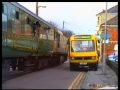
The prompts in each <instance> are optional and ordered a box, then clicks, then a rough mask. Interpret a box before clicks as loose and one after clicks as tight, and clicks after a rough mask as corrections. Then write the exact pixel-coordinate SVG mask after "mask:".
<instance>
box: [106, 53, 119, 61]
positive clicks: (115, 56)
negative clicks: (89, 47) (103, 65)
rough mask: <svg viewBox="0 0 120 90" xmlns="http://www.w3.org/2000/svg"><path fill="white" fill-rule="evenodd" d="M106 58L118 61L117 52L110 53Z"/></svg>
mask: <svg viewBox="0 0 120 90" xmlns="http://www.w3.org/2000/svg"><path fill="white" fill-rule="evenodd" d="M108 59H109V60H110V61H114V62H115V61H118V55H117V54H111V55H109V56H108Z"/></svg>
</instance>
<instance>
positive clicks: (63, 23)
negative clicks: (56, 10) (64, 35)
mask: <svg viewBox="0 0 120 90" xmlns="http://www.w3.org/2000/svg"><path fill="white" fill-rule="evenodd" d="M64 23H65V22H64V21H63V30H64Z"/></svg>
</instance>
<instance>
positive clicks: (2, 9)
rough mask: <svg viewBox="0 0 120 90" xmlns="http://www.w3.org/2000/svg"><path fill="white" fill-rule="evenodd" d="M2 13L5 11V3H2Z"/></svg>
mask: <svg viewBox="0 0 120 90" xmlns="http://www.w3.org/2000/svg"><path fill="white" fill-rule="evenodd" d="M2 13H4V5H3V4H2Z"/></svg>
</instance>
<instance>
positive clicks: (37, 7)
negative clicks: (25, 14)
mask: <svg viewBox="0 0 120 90" xmlns="http://www.w3.org/2000/svg"><path fill="white" fill-rule="evenodd" d="M39 7H42V8H46V6H38V2H36V15H37V16H38V9H39Z"/></svg>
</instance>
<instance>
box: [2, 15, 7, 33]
mask: <svg viewBox="0 0 120 90" xmlns="http://www.w3.org/2000/svg"><path fill="white" fill-rule="evenodd" d="M2 30H3V31H7V15H5V14H2Z"/></svg>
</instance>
